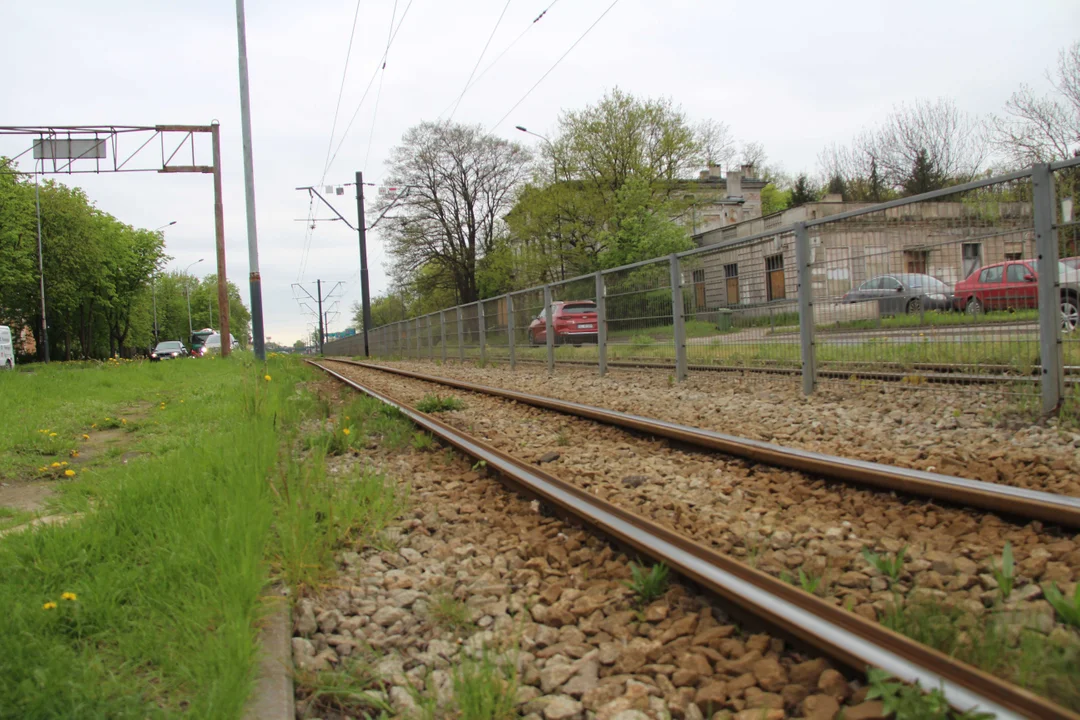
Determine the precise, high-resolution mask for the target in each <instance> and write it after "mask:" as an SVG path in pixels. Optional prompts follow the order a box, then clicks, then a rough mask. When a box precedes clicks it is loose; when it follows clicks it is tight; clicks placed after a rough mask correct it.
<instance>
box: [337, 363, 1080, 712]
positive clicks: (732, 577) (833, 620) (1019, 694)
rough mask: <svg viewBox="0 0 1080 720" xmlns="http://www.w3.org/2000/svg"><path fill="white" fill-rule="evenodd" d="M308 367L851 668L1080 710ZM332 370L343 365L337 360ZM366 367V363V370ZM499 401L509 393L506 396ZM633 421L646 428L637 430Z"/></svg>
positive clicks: (962, 697) (962, 701) (968, 702)
mask: <svg viewBox="0 0 1080 720" xmlns="http://www.w3.org/2000/svg"><path fill="white" fill-rule="evenodd" d="M316 365H317V367H320V368H322V369H323V370H324V371H326V372H327V373H329V374H330V375H331V376H333V377H335V378H336V379H338V380H340V381H342V382H344V383H346V384H348V385H350V386H351V387H353V388H354V389H356V390H359V391H361V392H365V393H367V394H369V395H372V396H373V397H376V398H378V399H379V400H381V401H383V402H386V403H388V404H391V405H393V406H395V407H398V409H400V410H401V411H402V412H403V413H404V414H405V415H406V416H408V417H409V418H410V419H411V420H412V421H413V422H415V423H416V424H417V425H418V426H420V427H422V428H423V429H425V430H427V431H428V432H430V433H432V434H434V435H436V436H437V437H439V438H440V439H442V440H443V441H444V442H446V443H449V444H450V445H453V446H454V447H456V448H457V449H459V450H461V451H462V452H465V453H466V454H468V455H470V456H472V457H474V458H476V459H477V460H478V461H483V462H485V463H486V464H487V466H488V467H489V468H491V469H492V470H495V471H497V472H498V473H499V474H500V476H501V477H503V478H504V479H506V480H507V481H509V482H510V483H511V484H513V485H515V486H517V487H518V489H520V490H523V491H524V492H525V493H527V494H530V495H533V496H536V497H539V498H541V499H542V500H543V501H544V502H545V503H547V504H550V505H552V506H555V507H558V508H559V509H560V510H561V511H562V512H564V513H567V514H569V515H572V516H574V517H575V518H577V519H578V520H580V521H581V522H583V523H585V524H587V525H589V526H591V527H593V528H595V529H597V530H598V531H600V532H602V533H603V534H605V535H607V536H609V537H611V538H613V539H615V540H616V541H618V542H620V543H622V544H625V545H628V546H630V547H633V548H635V549H637V550H638V551H640V552H642V553H644V554H646V555H649V556H651V557H653V558H655V559H657V560H660V561H663V562H666V563H667V564H669V565H670V566H671V567H673V568H674V569H676V570H677V571H678V572H680V573H681V574H682V575H684V576H685V577H687V578H689V579H691V580H693V581H695V582H697V583H699V584H701V585H702V586H703V587H705V588H707V589H709V590H710V591H712V592H713V593H715V594H716V595H718V596H719V597H721V598H724V599H725V600H727V601H728V602H730V603H733V604H736V605H738V606H740V607H742V608H744V609H745V610H748V611H749V612H751V613H752V614H754V615H756V616H757V617H760V618H762V619H764V620H765V621H767V622H768V623H769V624H771V625H774V626H776V627H778V628H780V629H782V630H783V631H785V632H787V633H788V634H790V635H792V636H793V637H796V638H798V639H800V640H802V641H803V642H805V643H807V644H809V645H812V646H814V647H816V648H818V649H820V650H821V651H822V652H825V653H826V654H828V655H830V656H831V657H833V658H834V659H837V660H838V661H840V662H842V663H844V664H846V665H848V666H851V667H854V668H856V669H859V670H864V669H865V668H866V667H867V666H875V667H881V668H883V669H885V670H887V671H888V672H890V673H892V674H893V675H896V676H897V677H899V678H902V679H904V680H906V681H909V682H913V681H916V680H918V681H919V682H920V683H921V684H922V685H923V687H941V688H943V690H944V692H945V694H946V696H947V698H948V699H949V701H950V703H951V704H952V705H953V706H954V707H955V708H958V709H961V710H965V709H968V708H971V707H973V706H978V707H979V708H980V709H982V710H983V711H987V712H992V713H994V714H995V715H996V716H997V717H998V718H1007V717H1009V718H1011V717H1040V718H1042V717H1045V718H1077V717H1080V716H1077V715H1076V714H1074V713H1072V712H1070V711H1068V710H1066V709H1064V708H1061V707H1058V706H1056V705H1054V704H1052V703H1050V702H1049V701H1047V700H1045V699H1044V698H1041V697H1039V696H1036V695H1034V694H1032V693H1030V692H1027V691H1025V690H1023V689H1021V688H1019V687H1017V686H1014V685H1011V684H1009V683H1007V682H1003V681H1001V680H1000V679H998V678H996V677H994V676H992V675H990V674H988V673H985V672H982V671H979V670H977V669H975V668H972V667H970V666H967V665H964V664H963V663H959V662H957V661H956V660H954V659H952V658H950V657H948V656H946V655H944V654H942V653H939V652H936V651H934V650H932V649H930V648H927V647H925V646H922V645H919V644H918V643H915V642H913V641H911V640H909V639H908V638H905V637H904V636H901V635H898V634H896V633H893V632H891V631H889V630H887V629H886V628H884V627H883V626H881V625H879V624H877V623H876V622H873V621H870V620H867V619H865V618H863V617H861V616H860V615H858V614H856V613H852V612H848V611H846V610H843V609H841V608H839V607H837V606H836V605H835V604H832V603H830V602H827V601H826V600H825V599H822V598H818V597H815V596H814V595H811V594H809V593H805V592H802V591H800V590H798V589H796V588H794V587H792V586H791V585H789V584H787V583H785V582H782V581H781V580H778V579H777V578H775V577H773V576H771V575H769V574H767V573H765V572H762V571H759V570H756V569H754V568H752V567H749V566H748V565H746V564H743V563H740V562H736V561H734V560H733V559H732V558H730V557H727V556H725V555H724V554H722V553H720V552H717V551H716V550H714V549H711V548H708V547H706V546H705V545H704V544H701V543H700V542H696V541H695V540H694V539H691V538H688V537H686V536H685V535H683V534H681V533H679V532H675V531H673V530H672V529H671V528H669V527H664V526H663V525H661V524H658V523H656V522H654V521H652V520H650V519H646V518H645V517H643V516H642V515H640V514H638V513H634V512H632V511H630V510H628V509H627V508H625V507H622V506H620V505H617V504H615V503H613V502H608V501H607V500H604V499H601V498H599V497H597V496H596V495H595V494H594V493H591V492H588V491H587V490H586V489H583V488H582V487H579V486H577V485H575V484H573V483H570V482H566V481H564V480H561V479H559V478H558V477H556V476H555V475H553V474H551V473H549V472H547V471H545V470H543V469H541V468H538V467H537V466H535V465H534V464H532V463H530V462H527V461H525V460H522V459H521V458H518V457H514V456H512V455H510V454H507V453H506V452H503V451H501V450H499V449H498V448H496V447H494V446H493V445H492V444H490V443H487V442H484V441H483V440H481V439H479V438H477V437H475V436H473V435H472V434H471V433H466V432H463V431H462V430H461V428H460V427H454V426H452V425H451V424H450V423H446V422H442V421H440V420H437V419H435V418H433V417H431V416H429V415H425V414H423V413H420V412H418V411H416V410H415V409H413V408H412V407H410V406H409V405H407V404H406V403H405V402H403V401H401V400H399V399H395V398H394V397H392V396H391V395H390V394H388V393H387V392H385V391H380V390H377V389H374V388H372V387H370V386H368V385H365V384H361V383H358V382H357V381H356V380H355V379H350V378H349V377H347V376H346V375H345V374H342V373H341V372H338V371H337V370H335V369H333V368H332V367H330V366H328V365H327V364H316ZM337 369H338V370H343V368H341V367H338V368H337ZM380 369H381V368H380ZM367 370H369V371H372V368H367ZM503 399H511V398H509V397H505V396H504V398H503ZM515 402H520V400H515ZM547 409H548V410H552V409H553V408H547ZM591 420H594V421H595V420H596V419H595V418H591ZM623 427H627V426H623ZM633 429H636V430H639V431H642V432H644V430H642V429H641V428H633ZM713 449H716V448H713Z"/></svg>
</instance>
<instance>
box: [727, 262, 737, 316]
mask: <svg viewBox="0 0 1080 720" xmlns="http://www.w3.org/2000/svg"><path fill="white" fill-rule="evenodd" d="M724 285H725V289H726V291H727V304H728V306H731V305H738V304H739V264H738V263H728V264H727V265H725V266H724Z"/></svg>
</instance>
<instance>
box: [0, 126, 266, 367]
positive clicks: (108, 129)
mask: <svg viewBox="0 0 1080 720" xmlns="http://www.w3.org/2000/svg"><path fill="white" fill-rule="evenodd" d="M220 127H221V126H220V124H219V123H218V122H217V121H214V122H212V123H211V124H210V125H11V126H3V127H0V135H28V136H37V137H36V139H35V141H34V143H33V144H32V145H31V147H29V148H27V149H26V150H24V151H23V152H21V153H19V154H17V155H15V156H14V157H12V158H11V160H12V161H13V162H14V161H18V160H19V159H20V158H22V157H23V156H25V155H27V154H31V153H32V156H33V158H34V160H35V168H34V172H33V173H32V174H33V175H34V176H35V182H36V179H37V178H38V177H40V176H41V175H84V174H95V175H96V174H102V173H132V172H157V173H166V174H168V173H197V174H207V175H213V178H214V239H215V247H216V252H217V286H218V287H217V289H218V307H219V308H220V313H221V334H222V337H229V290H228V279H227V275H226V271H225V221H224V208H223V203H222V189H221V132H220ZM207 135H209V136H210V145H211V147H210V153H211V161H210V164H205V163H204V164H200V163H199V161H198V158H199V156H200V155H203V154H204V153H205V149H203V151H202V152H201V153H200V152H199V149H198V148H197V147H196V145H197V142H196V138H198V137H205V136H207ZM148 148H154V149H155V150H157V149H160V152H159V153H155V152H153V151H151V150H149V149H148ZM50 164H51V166H50ZM26 174H30V173H26ZM43 253H44V250H43V242H42V236H41V210H40V205H39V207H38V263H39V268H38V271H39V274H40V284H41V286H40V293H41V322H42V339H43V341H44V342H43V343H42V345H43V346H44V350H43V353H44V357H43V359H44V360H45V362H48V361H49V356H48V352H49V343H48V322H47V319H46V318H47V315H46V302H45V299H46V288H45V275H44V270H43V264H44V263H43ZM260 313H261V308H260ZM254 315H255V308H254V307H252V317H253V318H254ZM259 323H260V326H261V323H262V317H261V314H260V317H259ZM230 350H231V348H230V347H229V343H222V346H221V354H222V355H228V354H229V352H230Z"/></svg>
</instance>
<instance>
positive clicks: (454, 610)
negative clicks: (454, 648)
mask: <svg viewBox="0 0 1080 720" xmlns="http://www.w3.org/2000/svg"><path fill="white" fill-rule="evenodd" d="M427 612H428V617H429V618H431V621H432V622H433V623H435V624H436V625H438V626H439V627H441V628H443V629H444V630H450V631H452V632H459V633H460V632H463V631H465V630H468V629H470V628H472V626H473V624H472V620H471V619H470V618H471V617H472V611H471V610H469V606H468V605H466V604H465V603H464V602H462V601H461V600H458V599H456V598H454V597H453V596H451V595H448V594H447V593H438V594H437V595H435V596H433V597H432V598H431V602H430V603H428V610H427Z"/></svg>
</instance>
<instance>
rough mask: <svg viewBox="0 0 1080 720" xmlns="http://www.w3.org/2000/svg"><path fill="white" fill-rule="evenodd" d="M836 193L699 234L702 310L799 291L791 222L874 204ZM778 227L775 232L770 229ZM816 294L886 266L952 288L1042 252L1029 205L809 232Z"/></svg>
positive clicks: (901, 213)
mask: <svg viewBox="0 0 1080 720" xmlns="http://www.w3.org/2000/svg"><path fill="white" fill-rule="evenodd" d="M870 205H871V204H870V203H851V202H843V201H841V199H840V197H839V196H827V197H826V198H825V199H824V200H822V201H820V202H813V203H807V204H805V205H801V206H799V207H796V208H791V209H788V210H784V211H782V212H778V213H773V214H771V215H767V216H764V217H758V218H752V219H750V220H746V221H743V222H738V223H733V224H730V225H725V226H723V227H719V228H714V229H711V230H707V231H704V232H699V233H697V234H695V235H694V241H695V243H696V244H697V245H698V246H699V247H703V248H705V247H708V248H713V247H714V248H715V251H713V252H702V253H700V254H697V255H693V256H690V257H687V258H686V260H685V262H684V268H683V271H684V275H685V277H686V280H687V281H689V282H691V283H692V284H693V292H692V294H691V295H692V297H693V301H692V302H693V304H694V307H693V308H688V310H697V311H709V310H715V309H718V308H731V309H734V310H743V311H746V312H750V313H751V314H753V313H754V312H757V309H762V308H767V307H768V306H769V305H770V304H774V303H780V302H786V303H792V302H794V300H795V297H796V289H797V280H796V272H795V270H796V266H795V238H794V234H793V233H792V232H790V230H788V231H786V232H785V231H783V230H784V229H787V228H790V226H791V225H792V224H793V223H795V222H807V221H811V220H818V219H821V218H827V217H829V216H832V215H839V214H840V213H844V212H848V211H850V210H856V209H861V208H866V207H869V206H870ZM772 229H776V230H777V231H778V232H777V233H776V234H774V235H770V234H768V233H769V231H770V230H772ZM809 235H810V247H811V278H812V281H813V288H814V297H815V298H821V299H823V300H826V301H829V300H837V299H839V298H840V297H842V296H843V294H844V293H846V292H847V291H849V290H851V289H852V288H854V287H857V286H858V285H860V284H861V283H863V282H866V281H867V280H869V279H871V278H874V277H876V276H880V275H883V274H887V273H921V274H927V275H932V276H934V277H936V278H938V279H939V280H941V281H943V282H945V283H947V284H949V285H953V284H955V283H956V282H958V281H960V280H962V279H964V278H966V277H967V276H968V275H970V274H971V273H972V272H974V271H975V270H976V269H977V268H979V267H981V266H982V265H984V264H989V263H994V262H999V261H1003V260H1010V259H1021V258H1030V257H1033V256H1034V249H1035V248H1034V243H1035V239H1034V231H1033V229H1032V209H1031V203H1030V202H1019V201H1018V202H1004V201H970V202H969V201H955V202H921V203H912V204H910V205H903V206H900V207H896V208H891V209H889V210H884V211H879V212H874V213H870V214H864V215H858V216H855V217H852V218H845V219H841V220H837V221H835V222H827V223H824V224H821V225H814V226H812V227H811V228H810V229H809Z"/></svg>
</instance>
